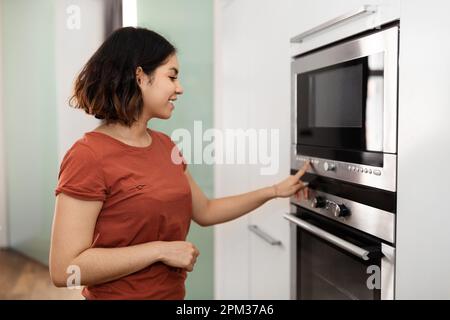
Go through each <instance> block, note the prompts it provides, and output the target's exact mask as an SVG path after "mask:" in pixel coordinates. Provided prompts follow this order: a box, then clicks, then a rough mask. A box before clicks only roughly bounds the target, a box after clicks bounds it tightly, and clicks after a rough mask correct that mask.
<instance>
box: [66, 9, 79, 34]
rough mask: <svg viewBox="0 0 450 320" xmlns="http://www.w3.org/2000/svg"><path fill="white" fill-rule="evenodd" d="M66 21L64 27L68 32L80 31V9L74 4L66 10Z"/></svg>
mask: <svg viewBox="0 0 450 320" xmlns="http://www.w3.org/2000/svg"><path fill="white" fill-rule="evenodd" d="M66 13H67V15H68V16H67V19H66V27H67V29H69V30H80V29H81V8H80V7H79V6H77V5H75V4H72V5H70V6H68V7H67V8H66Z"/></svg>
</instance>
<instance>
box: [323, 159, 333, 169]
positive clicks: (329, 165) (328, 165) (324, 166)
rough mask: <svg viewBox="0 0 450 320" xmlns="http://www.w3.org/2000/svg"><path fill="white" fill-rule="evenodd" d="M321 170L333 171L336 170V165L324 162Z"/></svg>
mask: <svg viewBox="0 0 450 320" xmlns="http://www.w3.org/2000/svg"><path fill="white" fill-rule="evenodd" d="M323 169H324V170H325V171H334V169H336V165H335V164H334V163H328V162H326V161H325V163H324V164H323Z"/></svg>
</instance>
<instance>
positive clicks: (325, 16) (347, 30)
mask: <svg viewBox="0 0 450 320" xmlns="http://www.w3.org/2000/svg"><path fill="white" fill-rule="evenodd" d="M289 6H290V9H289V12H290V19H289V21H290V27H289V28H290V36H291V37H294V36H296V35H298V34H300V33H303V32H305V31H307V30H310V29H312V28H315V27H317V26H319V25H321V24H323V23H325V22H328V21H331V20H335V19H336V18H338V17H341V18H342V16H343V15H347V14H354V13H356V12H357V11H358V10H359V9H361V8H362V7H363V6H370V7H371V8H374V9H376V11H375V13H372V14H363V15H358V16H355V17H353V18H351V19H348V20H346V21H345V22H343V23H338V24H335V25H333V26H331V27H329V28H327V29H325V30H324V31H322V32H318V33H316V34H314V35H313V36H310V37H307V38H305V40H304V41H303V42H302V43H301V44H296V45H294V46H293V48H292V53H301V52H305V51H308V50H311V49H313V48H317V47H320V46H323V45H325V44H327V43H330V42H333V41H336V40H338V39H342V38H345V37H348V36H351V35H353V34H356V33H358V32H361V31H364V30H368V29H373V28H377V27H379V26H380V25H382V24H384V23H387V22H390V21H393V20H396V19H399V18H400V0H335V1H329V0H302V1H297V0H289Z"/></svg>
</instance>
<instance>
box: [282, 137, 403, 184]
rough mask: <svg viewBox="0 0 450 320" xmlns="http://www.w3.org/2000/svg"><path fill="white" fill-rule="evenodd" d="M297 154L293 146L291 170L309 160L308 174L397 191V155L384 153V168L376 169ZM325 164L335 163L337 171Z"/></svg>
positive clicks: (296, 168)
mask: <svg viewBox="0 0 450 320" xmlns="http://www.w3.org/2000/svg"><path fill="white" fill-rule="evenodd" d="M296 152H297V150H296V146H295V145H293V146H292V149H291V168H292V169H294V170H298V169H299V168H301V167H302V166H303V164H304V163H305V161H307V160H309V161H310V162H311V166H310V168H309V169H308V170H307V172H308V173H312V174H317V175H321V176H324V177H329V178H333V179H338V180H343V181H348V182H352V183H356V184H361V185H366V186H371V187H375V188H378V189H383V190H388V191H392V192H395V191H397V155H395V154H390V153H384V154H383V167H374V166H367V165H363V164H355V163H350V162H343V161H334V160H330V159H322V158H315V157H309V156H303V155H296ZM325 163H333V164H334V165H335V169H334V170H333V171H327V170H325V169H324V164H325ZM365 169H367V172H365V171H366V170H365ZM361 171H362V172H361Z"/></svg>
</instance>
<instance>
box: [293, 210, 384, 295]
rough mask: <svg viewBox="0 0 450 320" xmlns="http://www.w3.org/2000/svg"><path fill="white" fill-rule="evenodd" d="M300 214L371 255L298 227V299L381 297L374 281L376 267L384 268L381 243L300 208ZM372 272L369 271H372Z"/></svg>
mask: <svg viewBox="0 0 450 320" xmlns="http://www.w3.org/2000/svg"><path fill="white" fill-rule="evenodd" d="M297 216H298V217H299V218H300V219H301V220H302V221H305V222H307V223H309V224H312V225H314V226H316V227H317V228H318V229H320V230H321V231H325V232H327V233H330V234H332V235H333V236H336V237H338V238H339V239H343V240H344V241H345V242H348V243H351V244H353V245H355V246H357V247H358V248H364V249H365V250H367V251H368V252H370V254H369V255H368V256H367V257H366V258H367V259H368V260H365V259H363V258H361V257H358V256H357V255H355V254H354V253H350V251H348V250H347V249H342V247H340V246H338V245H336V244H333V243H331V242H330V241H328V240H324V238H323V237H319V236H317V235H316V234H314V233H311V232H310V231H307V230H305V229H304V228H301V227H297V290H296V292H297V299H299V300H316V299H317V300H329V299H332V300H379V299H380V297H381V290H380V289H381V288H380V287H379V286H378V287H377V285H376V279H375V281H372V278H371V277H372V276H373V275H375V272H374V271H373V270H380V268H381V256H382V254H381V243H379V242H376V241H374V240H372V239H368V238H367V239H366V238H365V237H361V236H360V235H357V234H356V233H353V232H349V231H348V230H343V229H341V226H337V225H338V224H339V223H336V222H331V221H329V222H328V221H326V220H329V219H327V218H323V217H319V216H318V215H316V214H314V213H310V212H309V211H306V210H304V209H301V208H299V211H298V212H297ZM368 271H369V272H368Z"/></svg>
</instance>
